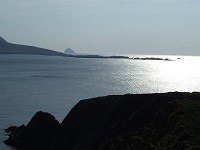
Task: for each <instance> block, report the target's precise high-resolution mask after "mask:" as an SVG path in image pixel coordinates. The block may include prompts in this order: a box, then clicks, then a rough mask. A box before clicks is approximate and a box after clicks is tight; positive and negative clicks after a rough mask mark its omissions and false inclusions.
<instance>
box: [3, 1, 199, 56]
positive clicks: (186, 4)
mask: <svg viewBox="0 0 200 150" xmlns="http://www.w3.org/2000/svg"><path fill="white" fill-rule="evenodd" d="M0 36H2V37H3V38H4V39H6V40H7V41H9V42H12V43H18V44H25V45H33V46H37V47H43V48H48V49H52V50H56V51H61V52H62V51H64V50H65V49H66V48H68V47H70V48H72V49H73V50H75V51H77V52H81V53H93V54H159V55H160V54H167V55H200V0H42V1H41V0H34V1H33V0H0Z"/></svg>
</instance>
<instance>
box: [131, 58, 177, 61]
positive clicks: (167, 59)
mask: <svg viewBox="0 0 200 150" xmlns="http://www.w3.org/2000/svg"><path fill="white" fill-rule="evenodd" d="M133 59H135V60H164V61H175V60H172V59H169V58H156V57H143V58H142V57H141V58H140V57H136V58H133Z"/></svg>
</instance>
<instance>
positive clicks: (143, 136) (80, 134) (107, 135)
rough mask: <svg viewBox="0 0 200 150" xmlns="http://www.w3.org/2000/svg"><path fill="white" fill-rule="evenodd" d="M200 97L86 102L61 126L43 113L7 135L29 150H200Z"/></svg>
mask: <svg viewBox="0 0 200 150" xmlns="http://www.w3.org/2000/svg"><path fill="white" fill-rule="evenodd" d="M199 123H200V93H195V92H194V93H180V92H172V93H157V94H126V95H111V96H105V97H97V98H92V99H87V100H81V101H80V102H79V103H78V104H77V105H76V106H74V108H73V109H72V110H71V111H70V112H69V114H68V115H67V116H66V117H65V118H64V120H63V121H62V123H59V122H58V121H57V120H56V119H55V118H54V117H53V116H52V115H51V114H49V113H44V112H37V113H36V114H35V115H34V116H33V118H32V119H31V121H30V122H29V123H28V124H27V125H26V126H25V125H22V126H20V127H16V126H11V127H9V128H8V129H6V132H7V134H8V136H9V138H8V139H7V140H5V141H4V142H5V143H6V144H7V145H10V146H14V147H17V148H18V149H21V150H25V149H30V150H47V149H48V150H122V149H123V150H135V149H136V150H140V149H141V150H145V149H146V150H151V149H152V150H155V149H159V150H161V149H169V150H171V149H174V150H175V149H191V150H197V149H200V144H199V143H200V126H199Z"/></svg>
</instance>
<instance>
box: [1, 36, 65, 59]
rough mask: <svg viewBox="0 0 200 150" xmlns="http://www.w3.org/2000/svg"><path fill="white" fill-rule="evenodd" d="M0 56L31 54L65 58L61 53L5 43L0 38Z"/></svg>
mask: <svg viewBox="0 0 200 150" xmlns="http://www.w3.org/2000/svg"><path fill="white" fill-rule="evenodd" d="M0 54H31V55H51V56H65V55H64V54H63V53H61V52H57V51H54V50H49V49H45V48H39V47H35V46H28V45H19V44H13V43H9V42H7V41H6V40H5V39H3V38H2V37H0Z"/></svg>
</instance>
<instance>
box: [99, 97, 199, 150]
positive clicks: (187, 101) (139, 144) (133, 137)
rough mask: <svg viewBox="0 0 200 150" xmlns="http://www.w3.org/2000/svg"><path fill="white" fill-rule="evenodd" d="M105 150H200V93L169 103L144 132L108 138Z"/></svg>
mask: <svg viewBox="0 0 200 150" xmlns="http://www.w3.org/2000/svg"><path fill="white" fill-rule="evenodd" d="M100 149H101V150H122V149H123V150H134V149H137V150H145V149H146V150H164V149H167V150H171V149H174V150H177V149H190V150H198V149H200V94H199V93H192V94H187V93H186V94H185V96H184V97H183V98H181V99H177V100H175V101H173V102H170V103H168V104H167V105H166V106H165V107H164V108H162V109H161V110H160V111H159V112H158V113H157V114H156V116H155V118H154V119H153V120H152V121H151V123H149V124H148V125H147V126H145V127H144V128H143V129H141V130H140V131H137V132H135V133H130V134H128V135H123V136H119V137H115V138H112V139H109V140H107V142H105V143H104V144H103V145H102V147H101V148H100Z"/></svg>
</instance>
